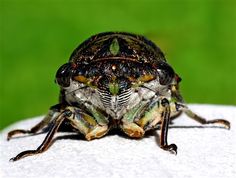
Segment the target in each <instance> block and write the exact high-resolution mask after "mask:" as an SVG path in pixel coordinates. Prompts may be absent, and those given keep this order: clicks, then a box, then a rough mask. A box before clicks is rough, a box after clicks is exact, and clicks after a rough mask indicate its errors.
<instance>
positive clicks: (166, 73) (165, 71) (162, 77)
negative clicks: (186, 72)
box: [157, 63, 175, 85]
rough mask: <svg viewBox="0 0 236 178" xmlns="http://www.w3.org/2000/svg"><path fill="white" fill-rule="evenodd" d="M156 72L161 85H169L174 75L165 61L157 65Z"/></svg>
mask: <svg viewBox="0 0 236 178" xmlns="http://www.w3.org/2000/svg"><path fill="white" fill-rule="evenodd" d="M157 73H158V76H159V82H160V84H161V85H169V84H170V83H171V82H172V80H173V78H174V76H175V72H174V70H173V69H172V68H171V67H170V66H169V65H168V64H166V63H161V64H159V65H158V70H157Z"/></svg>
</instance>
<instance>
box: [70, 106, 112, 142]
mask: <svg viewBox="0 0 236 178" xmlns="http://www.w3.org/2000/svg"><path fill="white" fill-rule="evenodd" d="M73 109H74V112H75V117H74V118H69V121H70V124H71V126H72V127H73V128H74V129H75V130H77V131H78V132H80V133H82V134H83V135H84V136H85V138H86V140H92V139H95V138H100V137H102V136H104V135H105V134H106V133H107V132H108V131H109V127H108V120H107V118H106V117H105V116H104V115H103V114H102V113H100V112H99V111H97V110H96V109H94V108H89V111H85V110H82V109H80V108H73ZM87 109H88V108H87Z"/></svg>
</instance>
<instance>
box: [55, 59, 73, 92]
mask: <svg viewBox="0 0 236 178" xmlns="http://www.w3.org/2000/svg"><path fill="white" fill-rule="evenodd" d="M72 75H73V68H72V65H71V63H66V64H64V65H62V66H61V67H60V68H59V69H58V70H57V73H56V83H58V84H59V85H60V86H62V87H69V86H70V79H71V77H72Z"/></svg>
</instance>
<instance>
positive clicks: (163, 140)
mask: <svg viewBox="0 0 236 178" xmlns="http://www.w3.org/2000/svg"><path fill="white" fill-rule="evenodd" d="M161 107H163V112H162V114H161V120H162V122H161V136H160V145H161V148H162V149H164V150H167V151H170V152H171V153H174V154H177V146H176V145H175V144H170V145H168V143H167V134H168V127H169V121H170V105H169V101H168V100H167V99H165V98H164V99H162V100H161Z"/></svg>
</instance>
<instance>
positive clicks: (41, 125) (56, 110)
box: [7, 104, 61, 140]
mask: <svg viewBox="0 0 236 178" xmlns="http://www.w3.org/2000/svg"><path fill="white" fill-rule="evenodd" d="M60 108H61V104H57V105H55V106H52V107H51V108H50V110H49V112H48V114H47V115H46V116H45V117H44V118H43V120H41V121H40V122H39V123H38V124H36V125H35V126H34V127H32V128H31V129H29V130H23V129H16V130H12V131H10V132H8V134H7V140H10V139H11V138H12V136H14V135H17V134H33V133H36V132H38V131H39V130H41V129H42V128H44V127H45V126H46V125H48V124H49V122H50V121H52V120H53V118H55V117H56V116H57V115H58V114H59V111H60Z"/></svg>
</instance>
